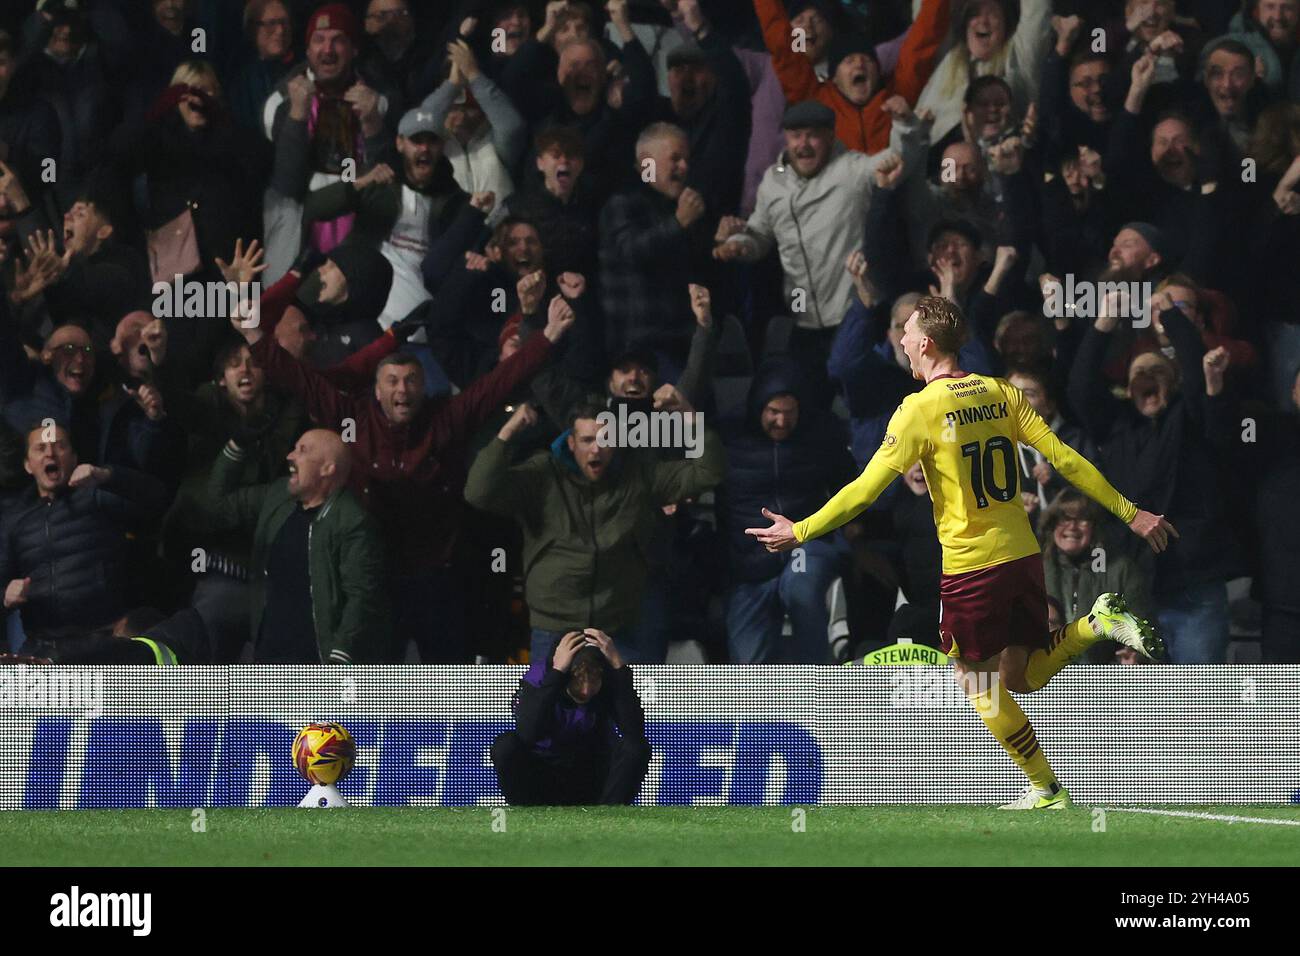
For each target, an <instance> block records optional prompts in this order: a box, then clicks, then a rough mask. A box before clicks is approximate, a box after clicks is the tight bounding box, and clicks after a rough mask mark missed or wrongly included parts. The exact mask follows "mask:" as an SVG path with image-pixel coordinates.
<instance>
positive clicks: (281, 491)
mask: <svg viewBox="0 0 1300 956" xmlns="http://www.w3.org/2000/svg"><path fill="white" fill-rule="evenodd" d="M243 455H244V451H243V449H241V448H240V447H239V446H238V445H237V444H235V443H234V442H231V443H229V444H227V445H226V447H225V448H224V449H222V452H221V454H220V455H218V456H217V460H216V462H215V464H214V465H213V466H212V472H211V475H210V477H209V480H208V500H207V501H205V502H204V503H203V504H202V506H201V507H202V513H203V515H204V517H205V518H206V519H207V522H208V525H209V527H210V529H211V530H212V531H233V530H238V529H242V530H244V531H252V532H253V551H252V562H251V564H252V567H251V571H252V588H253V593H252V615H251V624H252V638H253V646H254V660H255V661H256V662H257V663H259V664H261V663H268V664H319V663H323V662H328V663H331V664H351V663H353V662H354V661H355V662H357V663H362V662H366V661H374V660H378V659H379V657H380V656H381V655H382V654H383V652H384V650H385V649H386V648H387V647H388V644H389V629H390V626H391V623H390V613H389V610H390V609H389V602H388V596H387V593H386V591H385V589H384V576H383V575H384V550H383V544H382V542H381V540H380V534H379V527H378V525H377V524H375V520H374V519H373V518H372V517H371V516H370V515H369V513H367V512H366V510H365V509H364V508H362V506H361V504H360V502H358V501H357V499H356V498H355V497H354V496H353V494H352V493H351V492H350V491H348V489H347V482H348V473H349V471H350V469H351V464H352V456H351V455H350V454H349V453H348V450H347V448H345V447H344V445H343V440H342V439H341V438H340V437H339V436H338V435H337V434H335V433H334V432H331V431H326V430H325V429H314V430H312V431H308V432H306V433H304V434H303V436H302V437H301V438H299V439H298V442H297V444H296V445H295V446H294V449H293V451H291V452H290V453H289V455H288V462H289V477H288V478H281V479H278V480H276V481H272V482H269V483H267V484H264V485H254V486H252V487H243V488H240V487H238V481H239V475H240V471H241V468H240V460H241V458H242V457H243Z"/></svg>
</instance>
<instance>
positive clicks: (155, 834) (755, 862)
mask: <svg viewBox="0 0 1300 956" xmlns="http://www.w3.org/2000/svg"><path fill="white" fill-rule="evenodd" d="M1168 809H1173V810H1177V811H1180V812H1186V811H1195V812H1203V813H1214V814H1222V815H1229V816H1237V817H1254V818H1269V819H1279V820H1290V821H1293V822H1295V823H1300V807H1297V806H1286V807H1282V806H1269V807H1243V806H1216V807H1210V806H1198V807H1192V806H1179V807H1171V808H1168ZM205 815H206V816H205V819H204V820H203V821H202V822H203V823H204V825H205V828H206V829H205V832H195V827H196V825H197V823H198V820H197V819H196V817H195V816H194V815H193V814H192V812H191V811H189V810H77V811H63V812H54V811H33V812H28V811H9V812H5V813H0V847H3V854H2V857H3V862H4V863H5V864H7V865H28V866H84V865H96V866H105V865H114V864H116V865H129V866H188V865H196V866H223V865H239V866H249V865H267V866H347V865H350V864H351V865H369V866H388V865H392V866H402V865H419V866H430V865H433V866H438V865H459V866H465V865H471V866H477V865H489V866H491V865H514V866H518V865H612V866H623V865H647V866H657V865H676V866H693V865H745V866H764V865H777V866H800V865H810V866H835V865H850V866H862V865H866V866H873V865H885V866H911V865H923V866H945V865H955V866H1008V865H1013V866H1014V865H1028V866H1044V865H1053V866H1139V865H1160V866H1197V865H1214V866H1233V865H1251V866H1268V865H1287V866H1291V865H1294V864H1295V861H1296V860H1297V859H1300V826H1293V825H1276V824H1274V825H1269V824H1261V823H1253V822H1238V823H1229V822H1227V821H1222V820H1207V819H1199V818H1196V819H1194V818H1188V817H1166V816H1155V815H1148V814H1145V813H1143V814H1138V813H1120V812H1115V810H1114V809H1113V808H1110V809H1108V811H1107V813H1106V814H1105V818H1104V821H1102V820H1100V819H1099V818H1098V817H1097V816H1095V815H1094V812H1093V810H1092V809H1090V808H1085V807H1076V808H1074V809H1072V810H1066V811H1053V812H1044V811H1037V812H1034V811H1024V812H1010V811H999V810H997V809H994V808H985V807H972V806H906V807H904V806H870V807H810V808H808V809H807V810H806V813H805V816H804V817H803V820H802V823H803V832H795V828H796V823H797V822H799V821H798V815H797V814H795V813H794V812H793V811H792V808H790V807H752V808H751V807H696V808H685V807H683V808H660V807H645V808H642V807H594V808H589V809H582V808H520V809H507V810H506V811H505V813H504V815H502V814H501V813H500V812H498V813H497V814H496V815H494V814H493V811H491V810H488V809H472V810H471V809H466V810H450V809H418V808H411V809H365V808H353V809H348V810H298V809H273V810H245V809H212V810H207V811H205ZM1102 822H1104V830H1103V831H1100V832H1099V831H1098V829H1096V828H1098V827H1099V826H1100V825H1101V823H1102ZM494 824H495V828H494ZM503 824H504V832H502V825H503Z"/></svg>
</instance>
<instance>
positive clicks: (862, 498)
mask: <svg viewBox="0 0 1300 956" xmlns="http://www.w3.org/2000/svg"><path fill="white" fill-rule="evenodd" d="M908 467H911V465H910V464H909V466H908ZM900 474H901V472H898V471H895V470H894V469H893V468H892V467H891V466H889V465H887V464H885V463H884V462H883V461H882V460H881V456H880V455H879V453H877V454H876V455H874V456H873V457H872V459H871V461H869V462H867V467H866V468H864V469H863V470H862V474H860V475H858V477H857V478H855V479H853V480H852V481H851V482H849V483H848V484H847V485H845V486H844V487H843V488H841V489H840V490H839V491H838V492H836V493H835V496H834V497H833V498H831V500H830V501H828V502H826V504H824V505H822V507H821V510H820V511H818V512H817V513H816V514H814V515H810V516H809V517H807V518H805V519H804V520H803V521H800V522H799V523H798V526H797V528H796V525H795V524H794V523H793V522H791V521H790V519H789V518H787V517H785V515H779V514H776V513H775V512H772V511H768V510H767V509H766V508H764V509H763V517H764V518H769V519H771V521H772V525H771V527H768V528H746V529H745V534H747V535H751V536H752V537H754V538H756V539H757V540H758V543H759V544H761V545H763V546H764V547H765V548H767V550H769V551H789V550H791V549H792V548H794V546H795V545H797V544H801V543H803V542H804V541H811V540H812V539H813V538H820V537H821V536H822V535H824V534H830V533H831V532H832V531H834V530H835V529H836V528H838V527H839V526H840V525H842V524H845V523H846V522H849V521H852V520H853V519H854V518H856V517H857V516H858V515H860V514H862V512H864V511H866V510H867V508H869V507H870V506H871V503H872V502H873V501H875V500H876V499H877V498H879V497H880V493H881V492H882V491H884V490H885V489H886V488H888V487H889V484H890V482H892V481H893V480H894V479H895V478H897V477H898V476H899V475H900Z"/></svg>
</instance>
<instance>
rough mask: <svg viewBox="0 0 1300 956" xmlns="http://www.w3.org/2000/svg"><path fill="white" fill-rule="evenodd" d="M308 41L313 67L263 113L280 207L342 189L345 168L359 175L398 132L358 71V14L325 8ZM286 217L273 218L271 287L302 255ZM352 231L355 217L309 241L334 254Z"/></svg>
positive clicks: (316, 231) (302, 70)
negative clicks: (283, 222)
mask: <svg viewBox="0 0 1300 956" xmlns="http://www.w3.org/2000/svg"><path fill="white" fill-rule="evenodd" d="M305 36H306V41H307V62H306V63H304V64H299V65H298V66H296V67H294V69H293V70H291V71H290V72H289V75H288V76H287V77H286V78H285V79H284V80H283V81H282V82H281V83H280V84H279V85H278V86H277V87H276V90H275V92H273V93H272V94H271V95H270V96H269V97H267V100H266V106H265V107H264V108H263V110H262V122H263V129H264V131H265V133H266V135H267V138H268V139H270V140H271V141H272V142H273V143H274V144H275V164H274V167H273V172H272V175H271V181H270V189H271V193H272V194H273V196H272V197H271V198H273V199H275V198H278V199H279V200H280V201H281V203H283V202H284V201H286V200H287V201H289V202H301V201H302V199H303V197H304V196H305V195H306V194H307V192H308V191H309V190H313V189H320V188H321V187H322V186H326V185H328V184H330V183H333V182H338V181H339V180H340V179H341V178H342V173H343V171H344V169H345V168H346V167H345V163H355V166H356V168H355V172H356V173H358V174H359V173H361V172H363V171H365V170H366V169H368V168H369V167H371V166H373V165H374V164H375V163H376V162H380V161H382V160H383V159H385V158H387V156H388V152H389V150H390V149H391V142H392V141H391V139H390V138H389V137H390V136H391V134H392V129H391V127H388V126H386V122H385V118H386V117H387V116H388V104H389V102H390V97H388V96H387V95H385V91H383V90H381V89H379V88H377V86H376V85H375V84H374V83H373V82H368V81H367V80H366V79H364V78H363V77H362V76H361V75H360V74H359V73H358V72H357V70H356V68H355V59H356V56H357V44H358V42H359V41H360V31H359V29H358V27H357V22H356V18H355V17H354V16H353V15H352V12H351V10H349V9H348V7H347V6H345V5H344V4H342V3H331V4H327V5H325V6H323V7H320V8H318V9H317V10H316V12H315V13H313V14H312V15H311V17H310V18H309V19H308V20H307V31H306V34H305ZM394 118H395V117H394ZM273 205H274V204H273ZM285 214H286V213H285V210H283V209H280V208H279V206H276V208H275V209H273V210H269V211H268V213H267V216H268V222H267V227H266V233H267V236H266V241H267V254H268V264H269V266H270V269H269V270H268V273H269V278H270V279H272V280H273V279H274V278H276V277H278V276H279V275H282V274H283V272H284V270H285V268H286V267H287V265H288V263H289V262H292V261H293V258H294V256H296V255H297V251H298V249H297V243H296V242H293V240H296V239H300V238H301V237H300V236H298V235H296V234H294V230H293V229H291V228H288V227H283V226H280V223H279V221H278V217H280V216H283V215H285ZM277 226H280V228H278V229H277ZM350 228H351V219H350V217H344V218H342V219H339V220H335V221H331V222H317V223H315V224H314V225H313V226H312V228H311V230H310V234H309V235H308V237H307V240H306V241H307V242H308V244H309V245H311V246H312V247H313V248H316V249H319V250H321V251H322V252H328V251H329V250H330V249H332V248H333V247H334V246H336V245H338V243H340V242H342V241H343V239H344V238H346V237H347V234H348V230H349V229H350ZM291 243H292V245H291Z"/></svg>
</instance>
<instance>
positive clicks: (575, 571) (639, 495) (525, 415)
mask: <svg viewBox="0 0 1300 956" xmlns="http://www.w3.org/2000/svg"><path fill="white" fill-rule="evenodd" d="M657 398H658V400H657V401H656V406H657V409H656V411H657V412H658V413H662V414H665V415H666V416H667V417H666V418H664V419H661V420H659V421H662V422H664V423H671V424H666V425H665V427H666V428H669V427H671V428H675V429H676V430H675V431H674V432H670V433H669V432H662V431H661V432H659V435H660V437H663V436H664V435H665V434H672V435H675V436H676V438H678V439H680V440H681V441H682V443H684V444H685V446H686V452H685V457H684V458H682V459H674V460H665V459H662V458H659V457H658V456H657V455H655V454H654V453H651V452H646V451H643V450H642V449H641V448H639V447H636V446H637V445H638V443H639V442H640V441H641V440H644V439H646V438H649V437H650V436H651V435H652V434H654V432H653V430H645V429H643V430H642V432H641V433H640V438H639V439H638V437H637V433H636V432H635V431H633V430H631V429H628V428H621V427H618V426H619V424H620V423H614V422H608V419H607V418H605V417H604V416H608V415H609V414H610V413H609V411H608V410H607V409H604V408H601V407H598V406H595V405H587V404H581V405H579V406H577V407H576V408H575V409H574V410H573V412H572V414H571V415H570V417H569V422H570V427H569V429H568V430H567V431H566V432H565V433H564V434H562V435H561V436H560V437H559V438H558V439H556V441H555V443H554V444H553V445H552V446H551V449H550V451H541V452H537V453H536V454H535V455H533V456H532V457H531V458H528V459H527V460H525V461H524V462H522V463H521V464H518V465H514V466H512V465H511V464H510V448H509V442H510V440H511V439H512V438H513V437H514V436H515V435H516V434H517V433H518V432H520V431H521V430H523V429H524V428H526V427H527V426H529V425H531V424H533V423H534V422H535V421H536V420H537V413H536V412H535V411H534V410H533V409H532V408H531V406H528V405H522V406H520V408H519V409H518V410H517V411H516V412H515V414H514V415H513V416H512V417H511V419H510V420H509V421H508V422H506V424H505V426H504V427H502V429H501V431H500V432H498V433H497V437H496V439H494V440H493V441H492V442H490V443H489V444H488V445H487V447H485V448H484V449H483V450H482V451H481V452H480V453H479V455H478V457H477V458H476V459H475V460H474V465H473V467H472V468H470V471H469V478H468V479H467V480H466V483H465V500H466V501H468V502H469V503H470V504H471V505H473V506H474V507H476V508H482V509H483V510H485V511H491V512H493V513H494V514H499V515H504V516H507V517H513V518H515V519H516V520H517V521H518V522H519V524H520V526H521V527H522V529H523V534H524V555H523V560H524V568H523V571H524V586H525V591H526V595H527V600H528V608H529V611H530V615H531V617H530V623H531V624H532V627H533V633H532V659H533V660H535V661H536V660H546V659H547V657H548V656H549V655H550V653H551V650H552V648H553V647H554V646H555V644H556V642H557V641H558V640H559V638H560V637H561V636H563V635H564V633H565V632H567V631H571V630H574V629H578V630H581V629H582V628H586V627H593V628H598V629H600V630H602V631H605V632H606V633H607V634H610V635H611V636H612V637H613V638H614V640H615V643H616V644H617V643H618V639H619V636H620V632H622V631H625V630H626V629H627V628H629V627H630V626H631V625H632V624H634V623H635V621H636V617H637V613H638V611H639V608H640V606H641V596H642V592H643V590H644V588H645V583H646V574H647V564H646V553H647V549H648V546H649V543H650V541H651V539H652V537H653V534H654V519H655V512H656V511H657V510H658V509H659V508H661V507H662V506H664V505H669V504H675V503H677V502H679V501H682V500H683V499H686V498H693V497H695V496H697V495H699V494H701V493H702V492H704V491H706V490H708V489H709V488H712V487H713V486H714V485H716V484H718V482H720V481H721V480H722V478H723V475H724V473H725V471H726V462H725V459H724V455H723V451H722V442H721V440H720V439H719V438H718V436H717V435H716V434H715V433H714V432H713V431H711V430H708V429H704V428H703V427H702V423H701V416H699V415H698V414H697V413H695V412H694V410H693V409H692V408H691V406H690V405H689V404H688V403H687V402H686V400H685V399H684V398H683V397H682V396H681V393H680V392H677V391H676V389H673V390H672V392H671V394H670V395H668V396H667V397H662V396H657ZM605 424H609V425H610V427H609V429H608V430H606V431H605V432H604V435H603V437H602V426H604V425H605ZM623 424H626V423H623ZM616 445H617V446H623V447H615V446H616ZM628 446H631V447H628ZM661 447H662V446H661Z"/></svg>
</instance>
